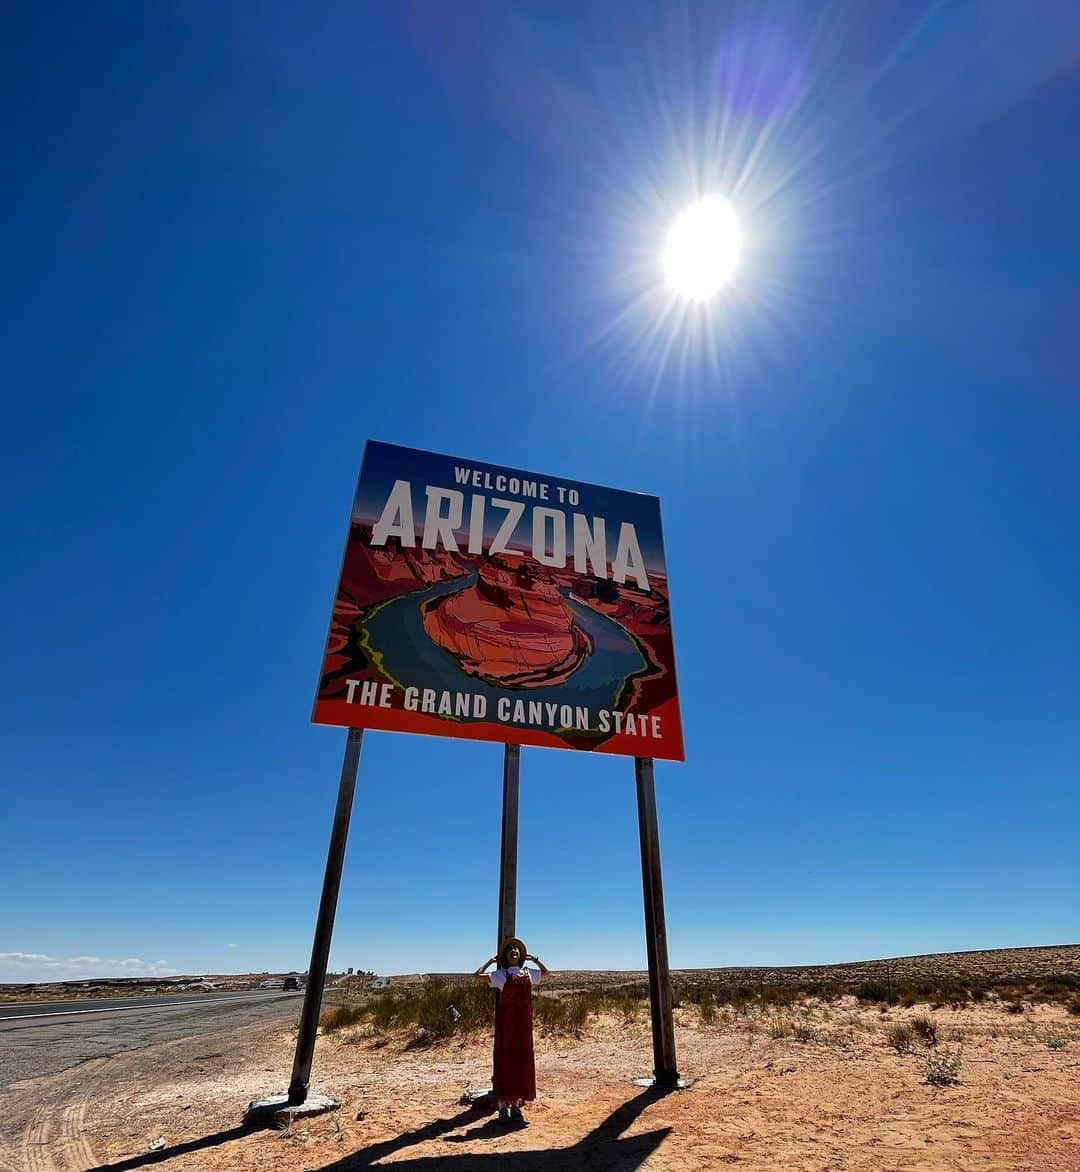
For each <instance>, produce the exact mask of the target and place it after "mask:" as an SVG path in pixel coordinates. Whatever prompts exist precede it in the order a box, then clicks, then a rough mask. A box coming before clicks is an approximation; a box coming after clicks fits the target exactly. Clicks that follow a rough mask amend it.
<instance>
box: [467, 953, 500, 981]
mask: <svg viewBox="0 0 1080 1172" xmlns="http://www.w3.org/2000/svg"><path fill="white" fill-rule="evenodd" d="M498 963H499V958H498V957H497V956H491V957H489V958H488V959H487V960H485V961H484V963H483V964H482V965H481V966H480V967H479V968H478V969H477V970H476V972H475V973H473V978H474V980H477V981H482V982H483V983H484V984H485V985H490V984H491V982H490V981H489V980H488V976H487V973H485V972H484V969H486V968H487V967H488V965H489V964H498Z"/></svg>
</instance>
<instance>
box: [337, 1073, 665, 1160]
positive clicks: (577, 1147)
mask: <svg viewBox="0 0 1080 1172" xmlns="http://www.w3.org/2000/svg"><path fill="white" fill-rule="evenodd" d="M676 1089H677V1088H676V1087H671V1086H662V1085H654V1086H651V1087H649V1088H648V1089H647V1090H644V1091H642V1092H641V1093H640V1094H638V1095H635V1096H634V1098H632V1099H630V1100H629V1101H628V1102H626V1103H623V1105H622V1106H621V1107H617V1108H616V1109H615V1110H614V1111H612V1113H611V1114H610V1115H608V1116H607V1118H606V1119H604V1120H602V1121H601V1122H600V1123H599V1124H597V1126H596V1127H594V1128H593V1130H592V1131H590V1132H589V1133H588V1134H587V1135H585V1136H583V1137H582V1138H581V1139H580V1140H578V1142H577V1143H576V1144H572V1145H571V1146H570V1147H566V1148H531V1149H528V1150H525V1151H518V1152H506V1151H501V1152H480V1153H477V1152H442V1153H440V1154H439V1155H434V1156H417V1157H414V1158H413V1159H411V1160H401V1161H395V1162H394V1164H393V1168H394V1170H395V1172H438V1170H439V1169H445V1170H446V1172H495V1169H496V1167H498V1169H499V1170H500V1172H501V1170H502V1169H504V1168H505V1169H506V1170H507V1172H515V1170H518V1172H574V1170H575V1169H582V1170H585V1169H592V1168H611V1169H618V1170H619V1172H633V1169H635V1168H640V1167H641V1165H642V1164H644V1163H645V1161H646V1160H647V1159H648V1158H649V1157H650V1156H651V1155H652V1154H653V1152H655V1151H656V1150H657V1148H659V1147H660V1145H661V1144H662V1143H663V1142H664V1140H665V1139H666V1138H667V1137H668V1136H669V1135H670V1134H671V1128H670V1127H661V1128H658V1129H657V1130H655V1131H649V1132H646V1133H645V1134H643V1135H634V1136H626V1137H623V1135H622V1133H623V1132H624V1131H625V1130H626V1129H627V1128H628V1127H629V1126H630V1125H631V1124H632V1123H633V1122H634V1120H635V1119H637V1118H638V1116H639V1115H641V1114H642V1112H643V1111H644V1110H645V1109H646V1108H647V1107H649V1106H650V1105H651V1104H652V1103H655V1102H658V1101H659V1100H660V1099H662V1098H664V1097H665V1096H666V1095H669V1094H671V1093H672V1091H674V1090H676ZM481 1113H486V1112H481V1111H477V1109H476V1108H475V1107H472V1108H469V1109H468V1110H466V1111H462V1112H460V1113H459V1114H458V1115H456V1116H454V1117H453V1118H451V1119H439V1120H436V1121H435V1122H433V1123H429V1124H427V1125H426V1126H424V1127H421V1128H417V1129H416V1130H414V1131H408V1132H404V1133H402V1134H401V1135H400V1136H396V1137H395V1138H394V1139H390V1140H384V1141H383V1142H382V1143H377V1144H372V1145H371V1146H370V1147H366V1148H362V1149H361V1150H360V1151H358V1152H353V1153H352V1154H351V1155H348V1156H345V1157H344V1158H343V1159H341V1160H338V1161H336V1162H335V1163H333V1164H328V1165H326V1166H325V1167H324V1168H322V1169H321V1170H320V1172H363V1170H364V1169H367V1168H372V1167H375V1166H377V1161H379V1160H381V1159H383V1158H384V1157H385V1156H387V1155H389V1154H390V1153H391V1152H398V1151H401V1150H402V1149H403V1148H406V1147H410V1146H412V1145H413V1144H418V1143H423V1142H424V1141H425V1140H429V1139H436V1138H438V1136H440V1135H442V1134H443V1133H444V1132H447V1131H452V1130H453V1129H454V1128H455V1127H456V1126H460V1124H461V1123H463V1122H465V1121H466V1120H467V1119H468V1118H469V1116H470V1115H472V1116H474V1117H475V1116H476V1115H477V1114H481ZM506 1134H507V1129H506V1128H505V1126H503V1125H500V1124H498V1123H497V1122H496V1121H489V1122H487V1123H485V1124H484V1125H483V1126H481V1127H477V1128H472V1129H470V1130H469V1131H468V1132H466V1133H465V1135H463V1136H460V1137H455V1136H448V1137H447V1140H448V1142H457V1143H464V1142H466V1141H468V1140H480V1139H494V1138H496V1137H498V1136H505V1135H506Z"/></svg>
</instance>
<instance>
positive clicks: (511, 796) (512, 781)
mask: <svg viewBox="0 0 1080 1172" xmlns="http://www.w3.org/2000/svg"><path fill="white" fill-rule="evenodd" d="M520 766H521V746H520V745H507V746H506V749H505V753H504V754H503V804H502V854H501V856H500V859H499V934H498V936H497V937H496V940H495V947H496V949H498V948H499V947H501V945H502V942H503V941H504V940H505V939H506V938H507V936H513V935H515V934H516V932H517V859H518V854H517V848H518V775H519V770H520Z"/></svg>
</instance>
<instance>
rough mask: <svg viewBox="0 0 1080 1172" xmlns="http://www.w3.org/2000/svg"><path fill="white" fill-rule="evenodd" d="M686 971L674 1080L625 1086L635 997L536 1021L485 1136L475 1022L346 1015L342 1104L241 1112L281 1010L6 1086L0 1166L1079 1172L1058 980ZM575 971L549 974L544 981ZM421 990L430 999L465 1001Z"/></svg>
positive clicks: (640, 1029)
mask: <svg viewBox="0 0 1080 1172" xmlns="http://www.w3.org/2000/svg"><path fill="white" fill-rule="evenodd" d="M1063 960H1064V961H1068V960H1069V957H1061V956H1059V957H1057V958H1056V959H1055V962H1054V963H1055V964H1056V965H1057V970H1058V971H1060V970H1061V962H1062V961H1063ZM1013 963H1014V964H1015V957H1014V958H1013ZM743 975H745V974H743ZM594 976H596V978H597V979H596V982H595V983H596V984H597V985H605V984H606V985H608V986H610V985H613V984H614V985H618V984H619V978H620V975H619V974H602V975H594ZM706 976H707V975H702V974H692V975H688V974H682V975H681V976H680V978H679V982H680V983H681V986H682V987H683V989H684V990H685V989H687V988H690V987H691V986H689V985H687V981H688V980H691V981H696V982H698V984H697V985H696V986H693V987H694V988H696V989H697V992H696V993H695V994H694V995H695V996H696V997H697V1000H690V999H688V997H687V996H685V995H683V996H680V997H679V1001H680V1004H679V1006H678V1008H677V1009H676V1011H675V1017H676V1042H677V1047H678V1059H679V1068H680V1072H681V1074H682V1075H683V1077H684V1078H685V1080H686V1081H687V1082H688V1083H689V1085H688V1086H687V1087H686V1089H683V1090H677V1091H672V1092H669V1093H667V1094H660V1093H657V1092H654V1091H649V1090H642V1089H641V1088H640V1087H637V1086H635V1085H633V1083H632V1081H631V1080H632V1079H633V1078H634V1077H636V1076H641V1075H645V1074H648V1073H649V1071H650V1068H651V1065H652V1047H651V1034H650V1029H649V1019H648V1009H647V1005H645V1004H642V1003H640V1002H638V1003H636V1004H635V1003H634V1001H633V1000H632V999H631V998H625V997H624V998H621V999H620V998H617V997H613V998H595V999H594V1000H593V1001H592V1002H590V1008H589V1011H588V1013H587V1014H585V1016H584V1019H583V1020H579V1022H578V1024H577V1025H576V1026H573V1027H570V1028H568V1027H566V1026H565V1023H564V1024H561V1025H543V1024H541V1021H540V1018H539V1016H538V1022H537V1031H536V1032H537V1038H536V1053H537V1081H538V1088H539V1094H538V1099H537V1101H536V1102H535V1103H534V1104H532V1105H531V1106H530V1107H529V1108H528V1110H527V1112H526V1116H527V1120H528V1124H527V1126H526V1127H525V1128H523V1129H520V1130H504V1129H503V1128H502V1127H501V1126H500V1125H499V1124H498V1123H497V1122H496V1121H495V1120H494V1119H493V1117H492V1114H491V1112H490V1109H488V1108H477V1107H472V1108H470V1107H468V1106H463V1105H462V1103H461V1100H462V1095H463V1092H464V1091H465V1090H466V1089H467V1088H476V1087H480V1086H484V1085H486V1084H487V1083H488V1081H489V1078H490V1061H491V1041H490V1034H489V1033H488V1032H487V1031H486V1030H484V1029H475V1030H468V1031H466V1032H463V1033H462V1032H453V1033H451V1034H449V1035H448V1036H444V1037H438V1036H433V1035H432V1034H431V1033H430V1032H429V1031H427V1030H425V1029H423V1028H418V1027H416V1026H414V1025H412V1024H407V1025H405V1024H401V1023H395V1021H393V1020H389V1021H387V1020H386V1018H385V1016H384V1018H383V1019H382V1020H377V1019H376V1018H375V1017H372V1016H371V1015H367V1016H365V1015H364V1014H363V1013H360V1014H359V1015H358V1017H357V1020H356V1021H355V1022H354V1023H353V1024H348V1025H344V1026H342V1027H340V1028H337V1029H335V1030H333V1032H328V1033H324V1034H323V1036H321V1037H320V1040H319V1044H318V1047H317V1049H316V1054H315V1077H314V1079H313V1090H319V1091H323V1092H329V1093H331V1094H333V1095H335V1096H336V1097H338V1098H339V1099H340V1100H341V1103H342V1107H341V1110H340V1111H338V1112H335V1113H333V1114H331V1115H326V1116H320V1117H315V1118H311V1119H307V1120H302V1121H298V1122H296V1123H295V1124H293V1125H292V1126H290V1127H284V1128H268V1129H260V1130H247V1129H244V1128H242V1127H240V1126H239V1121H240V1117H241V1114H242V1111H243V1109H244V1107H245V1105H246V1103H247V1101H248V1100H249V1099H251V1098H255V1097H259V1096H261V1095H264V1094H270V1093H275V1092H280V1091H281V1090H283V1088H284V1085H285V1084H286V1083H287V1081H288V1074H289V1069H290V1066H291V1061H292V1051H293V1045H294V1041H295V1031H294V1029H293V1028H292V1026H291V1023H287V1024H285V1025H283V1024H281V1023H269V1024H268V1023H262V1024H260V1025H257V1026H248V1027H243V1028H242V1029H239V1030H233V1031H231V1032H229V1033H226V1034H219V1035H213V1036H211V1037H206V1036H203V1037H201V1038H198V1039H183V1040H180V1041H176V1042H170V1043H168V1044H165V1045H158V1046H154V1047H150V1048H147V1049H143V1050H137V1051H129V1052H127V1053H123V1054H119V1055H116V1056H114V1057H112V1058H109V1059H105V1060H98V1061H93V1062H88V1063H84V1064H82V1065H81V1066H78V1067H74V1068H72V1069H70V1070H68V1071H65V1072H64V1073H63V1074H61V1075H59V1076H54V1077H52V1078H49V1079H42V1080H36V1082H24V1083H21V1084H14V1085H11V1086H9V1087H8V1088H6V1090H5V1092H4V1097H5V1104H6V1111H5V1119H4V1120H3V1121H2V1122H0V1145H2V1146H0V1169H4V1170H5V1172H23V1170H26V1172H85V1170H87V1169H91V1168H99V1167H113V1168H116V1169H136V1168H142V1167H149V1166H152V1165H154V1164H158V1163H164V1164H165V1165H166V1166H167V1167H168V1169H170V1170H181V1169H193V1170H194V1169H198V1170H207V1169H224V1170H228V1172H241V1170H247V1169H260V1170H261V1169H264V1168H275V1169H277V1168H280V1169H284V1170H286V1172H292V1170H294V1169H295V1170H296V1172H300V1170H307V1169H333V1170H334V1172H351V1170H354V1169H356V1170H359V1169H362V1168H367V1167H376V1166H382V1165H394V1166H395V1167H401V1168H410V1169H417V1170H421V1169H423V1170H425V1172H426V1170H431V1172H441V1170H443V1169H445V1170H446V1172H474V1170H478V1169H484V1168H488V1167H492V1166H493V1165H494V1163H495V1161H496V1160H499V1161H500V1167H503V1166H505V1167H506V1168H508V1169H511V1170H512V1169H518V1170H520V1172H548V1170H555V1169H569V1170H574V1169H590V1170H596V1169H608V1168H611V1169H636V1168H643V1169H650V1170H659V1169H671V1170H682V1169H687V1170H689V1169H699V1168H714V1167H716V1168H719V1167H727V1166H732V1167H739V1168H743V1169H746V1170H747V1172H749V1170H760V1172H766V1170H767V1172H776V1170H779V1169H783V1170H787V1169H791V1170H798V1172H804V1170H805V1172H811V1170H813V1172H825V1170H827V1169H831V1170H836V1172H840V1170H844V1172H848V1170H851V1172H856V1170H862V1169H866V1170H868V1172H869V1170H874V1172H878V1170H885V1169H897V1170H903V1172H919V1170H923V1169H958V1170H960V1169H962V1170H974V1169H992V1170H999V1169H1000V1170H1006V1169H1008V1170H1010V1172H1012V1170H1020V1169H1024V1170H1028V1169H1030V1170H1032V1172H1078V1170H1080V1014H1078V1013H1077V1012H1076V1009H1077V1007H1076V1003H1075V1001H1073V1000H1071V999H1070V997H1069V996H1065V997H1064V998H1062V999H1060V1000H1053V999H1050V1000H1045V999H1041V998H1040V997H1039V996H1038V995H1036V994H1033V995H1032V996H1031V997H1024V996H1020V995H1019V994H1018V993H1016V992H1015V991H1013V992H1012V993H1009V994H1005V993H994V992H992V993H990V994H989V995H987V996H984V997H982V998H981V999H980V1000H978V1001H975V1002H972V1001H970V1000H962V999H960V998H958V997H956V998H954V999H953V1001H952V1002H951V1003H948V1002H943V1001H942V999H941V997H940V995H938V994H934V995H930V996H928V997H927V998H926V1000H923V1001H920V1000H918V999H913V998H912V997H910V996H909V997H908V998H907V1000H909V1001H912V1003H911V1004H889V1003H886V1002H882V1003H875V1002H873V1001H868V1000H867V999H866V998H865V997H864V998H863V999H862V1000H860V999H858V998H856V997H855V996H854V995H853V994H852V993H845V994H837V993H835V992H833V991H829V990H825V991H824V992H823V993H822V994H821V995H810V994H805V993H803V994H799V995H798V996H793V995H787V994H784V995H777V994H775V993H774V995H772V996H770V995H769V994H768V992H767V989H768V987H767V986H765V984H764V980H763V979H762V980H761V982H760V985H759V990H758V995H756V996H752V995H751V993H752V989H753V983H754V981H756V980H758V978H757V974H756V973H755V974H754V977H753V979H752V980H750V981H748V982H747V984H746V986H744V988H743V991H742V993H738V994H736V995H734V996H729V999H728V1003H725V1000H724V998H725V996H726V994H725V992H724V990H728V994H730V986H729V985H728V984H727V983H726V982H724V981H719V980H718V981H717V983H716V990H717V993H716V995H715V996H714V995H712V994H706V995H704V996H702V995H701V990H700V982H701V981H703V980H705V979H706ZM579 978H580V974H577V975H575V979H569V978H568V975H566V974H564V975H562V976H561V977H560V978H559V980H557V981H556V982H554V984H555V986H556V992H557V991H558V986H559V985H560V984H562V986H563V989H564V990H565V989H566V988H567V987H569V986H572V985H575V984H576V983H580V981H579ZM892 979H894V980H895V979H897V978H895V977H893V978H892ZM434 988H435V989H436V990H438V993H437V995H436V996H435V1000H438V998H439V997H441V996H443V995H445V996H446V997H447V998H448V999H449V998H452V997H454V996H458V999H459V1000H461V999H462V997H463V996H464V993H463V992H459V994H455V988H457V987H455V986H453V985H445V986H442V985H437V986H434ZM464 988H465V987H464V986H463V987H461V989H462V990H463V989H464ZM678 988H679V984H677V989H678ZM773 988H774V989H775V988H777V987H776V986H774V987H773ZM867 991H868V990H864V992H867ZM429 992H430V991H429ZM870 992H871V995H873V993H872V991H870ZM570 996H572V995H570ZM935 1003H936V1007H935ZM579 1016H580V1015H579Z"/></svg>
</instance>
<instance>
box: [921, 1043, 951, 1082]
mask: <svg viewBox="0 0 1080 1172" xmlns="http://www.w3.org/2000/svg"><path fill="white" fill-rule="evenodd" d="M959 1075H960V1054H959V1053H956V1054H951V1053H949V1051H947V1050H938V1051H936V1052H935V1053H933V1054H928V1055H927V1056H926V1060H925V1061H924V1062H923V1066H922V1080H923V1082H924V1083H926V1084H927V1085H928V1086H932V1087H947V1086H952V1085H953V1084H954V1083H958V1082H959V1081H960V1077H959Z"/></svg>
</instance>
